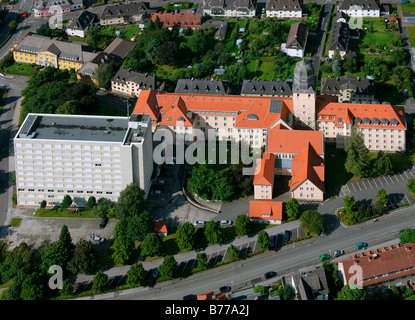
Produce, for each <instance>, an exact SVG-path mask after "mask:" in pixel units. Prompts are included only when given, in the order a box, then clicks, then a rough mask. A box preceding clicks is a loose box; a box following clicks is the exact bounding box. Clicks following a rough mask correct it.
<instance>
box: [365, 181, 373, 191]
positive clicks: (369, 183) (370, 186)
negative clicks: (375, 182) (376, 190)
mask: <svg viewBox="0 0 415 320" xmlns="http://www.w3.org/2000/svg"><path fill="white" fill-rule="evenodd" d="M366 182H367V183H368V184H369V186H370V188H371V189H372V188H373V187H372V185H371V184H370V181H369V180H366Z"/></svg>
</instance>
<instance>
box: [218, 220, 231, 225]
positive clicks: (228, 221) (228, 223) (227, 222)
mask: <svg viewBox="0 0 415 320" xmlns="http://www.w3.org/2000/svg"><path fill="white" fill-rule="evenodd" d="M220 225H221V226H231V225H232V221H231V220H221V221H220Z"/></svg>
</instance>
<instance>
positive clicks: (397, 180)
mask: <svg viewBox="0 0 415 320" xmlns="http://www.w3.org/2000/svg"><path fill="white" fill-rule="evenodd" d="M394 177H395V179H396V182H399V179H398V177H397V175H396V174H395V175H394Z"/></svg>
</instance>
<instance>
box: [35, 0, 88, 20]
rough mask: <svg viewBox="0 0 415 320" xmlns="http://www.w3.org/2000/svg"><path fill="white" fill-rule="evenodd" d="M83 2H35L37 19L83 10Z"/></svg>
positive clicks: (38, 0) (75, 0) (50, 0)
mask: <svg viewBox="0 0 415 320" xmlns="http://www.w3.org/2000/svg"><path fill="white" fill-rule="evenodd" d="M82 6H83V0H34V1H33V12H34V16H35V18H42V17H50V16H53V15H57V14H63V13H68V12H71V11H74V10H79V9H82Z"/></svg>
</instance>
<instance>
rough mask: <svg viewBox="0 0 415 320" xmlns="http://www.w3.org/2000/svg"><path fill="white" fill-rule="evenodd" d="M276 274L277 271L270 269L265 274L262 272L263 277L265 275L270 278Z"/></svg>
mask: <svg viewBox="0 0 415 320" xmlns="http://www.w3.org/2000/svg"><path fill="white" fill-rule="evenodd" d="M276 275H277V273H276V272H275V271H270V272H267V273H266V274H264V277H265V279H270V278H273V277H275V276H276Z"/></svg>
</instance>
